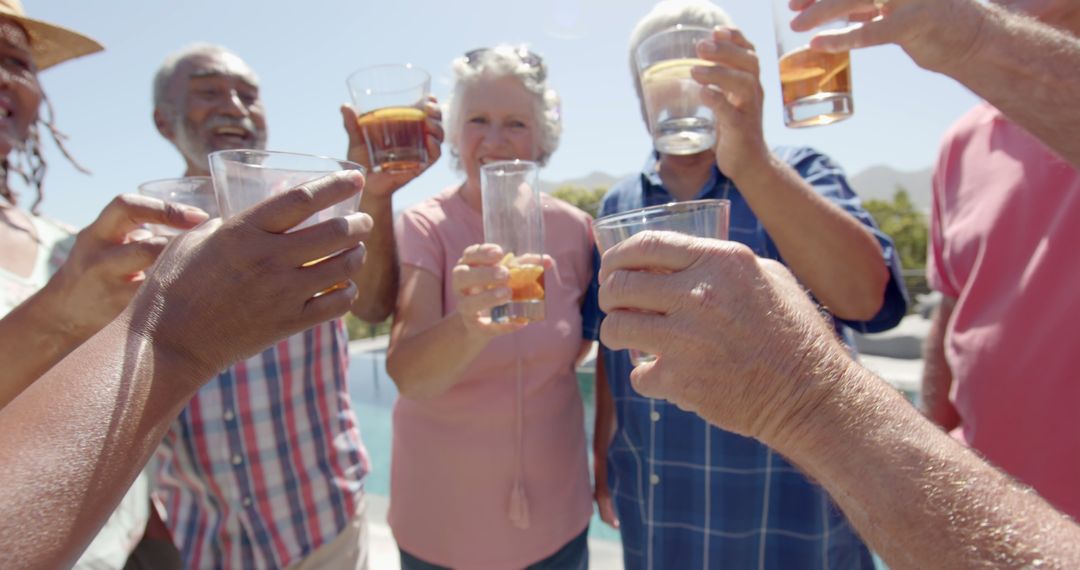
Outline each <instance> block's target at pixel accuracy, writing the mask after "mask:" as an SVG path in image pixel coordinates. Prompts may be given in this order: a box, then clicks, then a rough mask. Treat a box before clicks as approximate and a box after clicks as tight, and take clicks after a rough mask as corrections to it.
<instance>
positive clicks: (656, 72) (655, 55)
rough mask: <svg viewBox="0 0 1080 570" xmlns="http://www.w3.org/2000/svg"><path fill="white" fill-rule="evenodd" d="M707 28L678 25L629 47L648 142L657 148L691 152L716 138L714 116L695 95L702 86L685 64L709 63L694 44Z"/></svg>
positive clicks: (706, 34)
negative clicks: (649, 137) (632, 49)
mask: <svg viewBox="0 0 1080 570" xmlns="http://www.w3.org/2000/svg"><path fill="white" fill-rule="evenodd" d="M712 33H713V32H712V30H710V29H708V28H697V27H692V26H683V25H679V26H676V27H674V28H672V29H670V30H665V31H663V32H660V33H658V34H656V35H653V36H650V37H649V38H647V39H646V40H645V41H643V42H641V45H639V46H638V48H637V51H636V52H635V55H634V57H635V61H636V63H637V69H638V81H639V82H640V84H641V94H642V97H643V98H644V101H645V112H646V114H647V115H648V119H649V131H650V132H652V136H653V146H654V147H656V150H657V151H659V152H660V153H662V154H676V155H683V154H697V153H699V152H702V151H706V150H708V149H710V148H712V147H713V145H715V144H716V118H715V117H714V116H713V112H712V109H710V108H709V107H708V106H707V105H705V104H704V103H703V102H702V101H701V93H702V89H705V87H704V86H702V85H701V84H700V83H698V82H697V81H696V80H695V79H694V78H693V77H691V76H690V70H691V69H692V68H693V67H694V66H696V65H704V66H712V65H713V64H712V62H710V61H706V60H704V59H701V58H699V57H698V55H697V44H698V42H699V41H701V40H707V39H711V38H712Z"/></svg>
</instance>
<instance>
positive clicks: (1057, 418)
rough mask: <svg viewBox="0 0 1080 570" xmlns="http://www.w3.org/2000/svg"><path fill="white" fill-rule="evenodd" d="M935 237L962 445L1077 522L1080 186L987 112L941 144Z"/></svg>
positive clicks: (1023, 135) (934, 262)
mask: <svg viewBox="0 0 1080 570" xmlns="http://www.w3.org/2000/svg"><path fill="white" fill-rule="evenodd" d="M930 234H931V235H930V247H929V250H930V258H929V261H928V267H927V274H928V277H929V280H930V285H931V287H933V288H934V289H937V290H939V291H941V292H942V293H944V294H945V295H948V296H951V297H956V298H958V299H959V301H958V303H957V305H956V308H955V310H954V313H953V316H952V320H951V322H950V323H949V326H948V331H947V333H946V339H945V352H946V358H947V359H948V362H949V367H950V368H951V370H952V373H953V377H954V385H953V390H954V393H953V395H954V401H955V403H956V407H957V409H958V410H959V413H960V417H961V423H962V425H961V427H962V428H963V434H964V438H965V439H966V440H967V442H968V444H970V445H971V446H972V447H973V448H975V449H977V450H979V451H980V452H982V453H983V454H985V455H986V457H987V458H989V459H990V460H991V461H992V462H994V463H995V464H997V465H999V466H1000V467H1002V468H1003V469H1004V470H1005V471H1007V472H1008V473H1010V474H1012V475H1013V476H1015V477H1017V478H1018V479H1020V480H1021V481H1023V482H1024V483H1027V484H1029V485H1031V486H1033V487H1035V489H1036V490H1038V491H1039V493H1040V494H1042V496H1043V497H1045V498H1046V499H1047V500H1049V501H1050V502H1051V503H1053V504H1054V506H1056V507H1057V508H1059V509H1061V510H1063V511H1065V512H1067V513H1069V514H1070V515H1072V516H1073V517H1076V518H1078V519H1080V425H1077V420H1076V417H1077V412H1078V411H1080V350H1078V348H1080V346H1078V341H1080V249H1078V248H1080V175H1078V173H1077V171H1076V169H1074V168H1073V167H1071V166H1070V165H1069V164H1068V163H1067V162H1065V161H1064V160H1062V159H1060V158H1058V157H1057V156H1056V155H1055V154H1054V153H1053V152H1052V151H1050V150H1049V149H1047V148H1046V147H1045V146H1044V145H1043V144H1041V143H1040V142H1039V141H1038V140H1036V139H1035V138H1034V137H1032V136H1031V135H1030V134H1028V133H1027V132H1026V131H1025V130H1023V129H1022V128H1020V127H1019V126H1017V125H1015V124H1013V123H1012V122H1011V121H1009V120H1008V119H1006V118H1005V117H1004V116H1003V115H1001V113H1000V112H998V111H997V110H996V109H994V108H993V107H991V106H989V105H987V104H982V105H980V106H978V107H976V108H975V109H974V110H972V111H971V112H969V113H968V114H967V115H966V116H964V117H963V118H962V119H960V121H959V122H957V124H956V125H954V126H953V128H952V129H951V130H950V131H949V133H948V134H947V135H946V137H945V142H944V145H943V147H942V150H941V156H940V159H939V162H938V165H937V171H936V174H935V177H934V210H933V212H932V216H931V229H930Z"/></svg>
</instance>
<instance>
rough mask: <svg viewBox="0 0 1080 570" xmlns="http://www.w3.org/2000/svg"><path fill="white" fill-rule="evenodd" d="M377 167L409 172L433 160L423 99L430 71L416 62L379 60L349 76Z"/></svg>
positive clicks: (368, 148) (373, 167)
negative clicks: (380, 61)
mask: <svg viewBox="0 0 1080 570" xmlns="http://www.w3.org/2000/svg"><path fill="white" fill-rule="evenodd" d="M346 84H348V86H349V93H350V94H352V100H353V105H354V106H355V107H356V112H357V113H359V114H360V118H359V120H358V124H359V126H360V130H361V131H362V132H363V133H364V139H365V140H366V141H367V150H368V156H369V157H371V170H372V171H373V172H382V171H384V170H385V171H388V172H406V171H414V170H419V169H421V168H423V167H424V166H426V165H427V164H428V158H429V157H428V152H427V146H426V145H425V144H424V143H425V141H426V139H427V127H426V123H425V121H426V120H427V113H426V112H425V111H424V103H425V101H427V96H428V92H429V91H430V89H431V76H430V75H428V73H427V72H426V71H424V70H423V69H420V68H418V67H414V66H413V65H412V64H403V65H376V66H372V67H365V68H363V69H359V70H357V71H356V72H354V73H353V74H352V75H350V76H349V78H348V79H347V80H346Z"/></svg>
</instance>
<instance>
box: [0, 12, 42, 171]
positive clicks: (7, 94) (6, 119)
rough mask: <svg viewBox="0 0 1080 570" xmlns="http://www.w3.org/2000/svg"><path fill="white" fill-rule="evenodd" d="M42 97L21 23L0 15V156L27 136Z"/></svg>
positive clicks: (15, 146) (28, 42) (35, 119)
mask: <svg viewBox="0 0 1080 570" xmlns="http://www.w3.org/2000/svg"><path fill="white" fill-rule="evenodd" d="M41 99H42V93H41V85H40V84H39V83H38V79H37V66H35V65H34V59H33V57H32V56H31V55H30V40H29V38H27V36H26V32H25V31H24V30H23V29H22V26H20V25H19V24H16V23H15V22H14V21H12V20H9V19H7V18H3V17H0V156H7V155H8V153H10V152H11V151H12V150H13V149H15V148H17V147H18V146H20V145H22V143H23V141H25V140H26V137H27V135H28V134H29V132H30V125H33V124H34V122H35V121H37V114H38V107H40V106H41Z"/></svg>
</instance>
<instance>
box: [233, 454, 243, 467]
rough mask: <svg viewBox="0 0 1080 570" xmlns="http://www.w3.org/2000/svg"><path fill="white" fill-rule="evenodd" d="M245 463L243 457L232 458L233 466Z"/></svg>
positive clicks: (235, 456)
mask: <svg viewBox="0 0 1080 570" xmlns="http://www.w3.org/2000/svg"><path fill="white" fill-rule="evenodd" d="M243 462H244V458H243V457H240V456H239V455H234V456H232V464H233V465H240V464H241V463H243Z"/></svg>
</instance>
